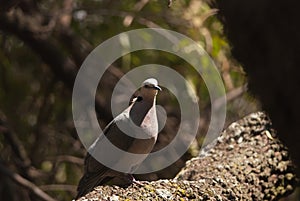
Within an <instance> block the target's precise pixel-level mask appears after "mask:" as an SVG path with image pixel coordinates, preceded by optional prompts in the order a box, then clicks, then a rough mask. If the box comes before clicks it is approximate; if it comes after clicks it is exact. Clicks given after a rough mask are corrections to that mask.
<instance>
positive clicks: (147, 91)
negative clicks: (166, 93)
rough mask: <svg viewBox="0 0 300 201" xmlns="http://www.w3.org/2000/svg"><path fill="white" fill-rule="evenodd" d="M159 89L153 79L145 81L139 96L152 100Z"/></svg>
mask: <svg viewBox="0 0 300 201" xmlns="http://www.w3.org/2000/svg"><path fill="white" fill-rule="evenodd" d="M158 91H161V88H160V87H159V86H158V82H157V80H156V79H154V78H149V79H146V80H145V81H144V82H143V84H142V87H141V95H142V97H143V98H147V97H148V98H154V97H155V96H156V95H157V93H158Z"/></svg>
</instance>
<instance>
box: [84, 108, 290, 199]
mask: <svg viewBox="0 0 300 201" xmlns="http://www.w3.org/2000/svg"><path fill="white" fill-rule="evenodd" d="M141 183H142V186H139V185H137V184H132V185H130V186H129V187H127V188H121V187H118V186H99V187H96V188H95V189H94V191H92V192H90V193H89V194H87V195H86V196H84V197H82V198H80V199H79V200H82V201H83V200H278V199H279V198H281V197H283V196H285V195H288V194H290V193H291V192H292V191H293V190H294V188H295V185H296V176H295V173H294V167H293V164H292V162H291V161H290V159H289V154H288V151H287V149H286V147H285V146H284V145H283V144H282V143H281V142H280V141H279V140H278V138H277V137H276V134H275V131H274V130H273V129H272V125H271V122H270V120H269V118H268V117H267V116H266V115H265V114H264V113H262V112H257V113H253V114H250V115H248V116H246V117H245V118H243V119H241V120H239V121H237V122H234V123H232V124H231V125H230V126H229V127H228V128H227V129H226V130H225V131H224V132H223V133H222V134H221V136H220V137H219V138H218V139H217V140H216V141H215V142H214V143H212V144H211V145H209V146H207V147H206V148H204V149H203V150H202V152H201V153H200V155H199V157H196V158H193V159H192V160H190V161H188V162H187V163H186V166H185V167H184V168H183V169H182V170H181V171H180V172H179V173H178V175H177V176H176V177H175V178H174V179H173V180H158V181H153V182H147V181H141Z"/></svg>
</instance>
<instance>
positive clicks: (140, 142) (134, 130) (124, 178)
mask: <svg viewBox="0 0 300 201" xmlns="http://www.w3.org/2000/svg"><path fill="white" fill-rule="evenodd" d="M159 90H161V88H160V87H159V86H158V82H157V80H156V79H154V78H149V79H147V80H145V81H144V82H143V84H142V87H141V88H140V90H139V96H138V97H136V98H134V99H133V100H132V101H131V104H130V105H129V107H128V108H127V109H125V110H124V111H123V112H122V113H121V114H119V115H118V116H117V117H116V118H115V119H113V120H112V121H111V122H110V123H109V124H108V125H107V126H106V127H105V129H104V130H103V133H101V135H100V136H99V137H98V138H97V140H96V141H95V142H94V143H93V144H92V145H91V146H90V148H89V150H88V153H87V156H86V158H85V162H84V175H83V177H82V178H81V180H80V182H79V185H78V188H77V192H78V194H77V198H79V197H82V196H83V195H85V194H87V193H88V192H90V191H91V190H93V188H94V187H96V186H99V185H106V184H109V185H121V186H126V185H129V184H131V183H132V182H133V181H134V178H133V176H132V175H131V173H133V172H134V171H135V170H136V169H137V168H138V167H139V165H140V164H141V163H142V161H143V160H144V159H145V158H146V156H147V154H149V153H150V152H151V150H152V148H153V146H154V144H155V142H156V139H157V134H158V123H157V115H156V106H155V102H156V95H157V93H158V91H159ZM131 124H134V125H131ZM122 126H123V127H126V128H125V129H123V128H122ZM124 130H125V131H124ZM128 132H130V135H128ZM103 134H104V135H105V136H103ZM134 136H137V137H136V138H134ZM139 136H140V138H139ZM104 137H106V138H107V139H108V140H109V141H110V142H111V143H112V144H113V145H114V146H116V147H118V148H119V149H121V150H124V151H126V152H129V153H134V154H139V155H141V156H139V157H135V158H132V157H131V158H129V159H127V158H126V157H122V155H120V156H117V157H115V158H111V159H110V162H111V164H114V165H115V166H118V165H122V166H124V167H125V168H127V171H126V172H127V173H123V172H119V171H116V170H113V169H111V168H110V167H106V166H105V165H103V164H101V163H100V162H99V161H98V160H96V159H95V158H94V157H93V156H95V155H94V154H96V155H97V154H103V155H109V154H110V150H106V147H105V145H103V141H104V140H103V138H104ZM92 155H93V156H92ZM114 169H115V168H114Z"/></svg>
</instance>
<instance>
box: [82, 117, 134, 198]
mask: <svg viewBox="0 0 300 201" xmlns="http://www.w3.org/2000/svg"><path fill="white" fill-rule="evenodd" d="M124 112H125V111H124ZM124 112H123V113H121V114H120V115H119V116H117V117H116V118H115V119H114V120H112V121H111V122H110V123H109V124H108V125H107V126H106V127H105V129H104V130H103V133H102V134H101V135H100V136H99V137H98V138H97V140H96V141H95V143H93V144H92V145H91V147H90V148H89V150H88V153H87V155H86V157H85V161H84V167H85V169H84V175H83V177H82V178H81V180H80V182H79V185H78V188H77V192H78V194H77V198H79V197H81V196H83V195H85V194H86V193H88V192H90V191H91V190H93V188H94V187H96V186H98V185H101V184H105V183H106V182H107V181H108V180H110V179H111V178H112V177H114V175H118V174H119V173H117V172H116V171H113V170H111V169H110V168H108V167H106V166H105V165H103V164H101V163H100V162H98V161H97V160H96V159H95V158H94V157H93V156H92V155H91V154H93V153H95V152H97V153H96V154H104V155H108V153H109V151H110V150H108V147H106V144H101V143H102V142H103V138H104V137H106V138H107V139H108V140H109V141H110V142H111V143H112V144H113V145H115V146H117V147H118V148H120V149H122V150H128V148H129V147H130V146H131V144H132V142H133V138H132V137H130V136H128V135H126V134H124V133H122V131H120V129H119V128H118V126H117V122H122V121H123V122H126V121H127V119H126V118H127V117H126V113H124ZM110 159H111V161H110V162H111V163H117V161H118V158H110Z"/></svg>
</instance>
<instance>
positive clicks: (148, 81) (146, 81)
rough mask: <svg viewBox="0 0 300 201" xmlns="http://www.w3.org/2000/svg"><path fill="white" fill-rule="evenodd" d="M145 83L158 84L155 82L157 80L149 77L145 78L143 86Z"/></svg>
mask: <svg viewBox="0 0 300 201" xmlns="http://www.w3.org/2000/svg"><path fill="white" fill-rule="evenodd" d="M145 85H153V86H157V85H158V82H157V80H156V79H155V78H149V79H147V80H145V81H144V82H143V86H145Z"/></svg>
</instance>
